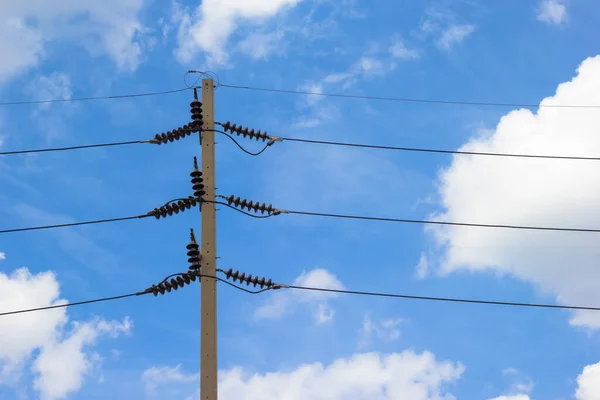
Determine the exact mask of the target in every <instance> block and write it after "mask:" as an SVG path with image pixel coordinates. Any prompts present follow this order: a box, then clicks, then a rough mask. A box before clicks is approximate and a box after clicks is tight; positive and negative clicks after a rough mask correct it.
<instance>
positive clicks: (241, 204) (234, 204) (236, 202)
mask: <svg viewBox="0 0 600 400" xmlns="http://www.w3.org/2000/svg"><path fill="white" fill-rule="evenodd" d="M217 197H220V198H222V199H225V200H226V201H227V203H224V205H227V206H229V207H230V208H234V209H236V210H238V211H240V212H243V213H244V214H246V215H248V214H249V212H254V213H258V212H259V211H260V212H261V214H264V213H265V212H266V215H250V216H252V217H255V218H269V217H272V216H275V215H280V214H296V215H305V216H314V217H327V218H342V219H356V220H366V221H378V222H396V223H410V224H427V225H449V226H463V227H476V228H500V229H520V230H534V231H557V232H583V233H600V229H592V228H568V227H564V228H563V227H549V226H535V225H508V224H483V223H471V222H451V221H437V220H426V219H407V218H388V217H372V216H366V215H349V214H334V213H319V212H312V211H298V210H285V209H279V208H275V207H273V206H272V205H270V204H269V205H268V206H267V205H266V203H262V204H261V203H260V202H254V201H248V200H246V199H241V198H240V197H239V196H235V195H230V196H223V195H218V196H217ZM219 204H221V203H219ZM244 209H247V210H248V212H246V211H244Z"/></svg>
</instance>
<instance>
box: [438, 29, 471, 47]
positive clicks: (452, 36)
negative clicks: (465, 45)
mask: <svg viewBox="0 0 600 400" xmlns="http://www.w3.org/2000/svg"><path fill="white" fill-rule="evenodd" d="M474 31H475V26H474V25H451V26H449V27H448V28H446V29H444V31H443V32H442V34H441V36H440V37H439V39H438V40H437V45H438V46H439V47H441V48H442V49H444V50H450V49H451V48H452V47H453V46H454V45H456V44H458V43H461V42H462V41H463V40H465V39H466V38H467V37H468V36H469V35H470V34H471V33H473V32H474Z"/></svg>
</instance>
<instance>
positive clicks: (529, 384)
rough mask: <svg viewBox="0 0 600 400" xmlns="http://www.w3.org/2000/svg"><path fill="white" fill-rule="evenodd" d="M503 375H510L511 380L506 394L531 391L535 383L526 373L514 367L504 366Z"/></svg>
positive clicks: (515, 394)
mask: <svg viewBox="0 0 600 400" xmlns="http://www.w3.org/2000/svg"><path fill="white" fill-rule="evenodd" d="M502 374H503V375H504V376H511V377H512V378H513V381H512V383H511V385H510V388H509V390H508V391H507V393H508V394H510V395H513V396H517V393H521V396H522V395H523V394H527V393H531V391H532V390H533V387H534V386H535V384H534V383H533V381H532V380H531V378H529V377H528V376H527V375H525V374H523V373H522V372H521V371H519V370H518V369H515V368H506V369H505V370H504V371H502Z"/></svg>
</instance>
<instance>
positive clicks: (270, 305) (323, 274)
mask: <svg viewBox="0 0 600 400" xmlns="http://www.w3.org/2000/svg"><path fill="white" fill-rule="evenodd" d="M293 284H294V285H295V286H307V287H317V288H325V289H336V290H341V289H344V285H343V284H342V283H341V282H340V281H339V280H338V279H337V278H336V276H335V275H333V274H331V273H330V272H329V271H327V270H325V269H322V268H316V269H313V270H311V271H308V272H306V271H304V272H303V273H302V274H301V275H300V276H299V277H298V278H296V280H294V283H293ZM334 297H337V295H336V294H335V293H327V292H315V291H308V290H291V289H280V290H279V291H278V292H276V293H273V294H272V295H271V297H270V298H269V300H267V301H266V302H265V303H264V304H263V305H262V306H260V307H259V308H258V309H257V310H256V312H255V313H254V316H255V318H258V319H279V318H282V317H283V316H284V315H286V314H288V313H291V312H293V311H294V309H295V308H296V307H297V306H298V305H299V304H302V303H305V304H308V305H309V306H311V308H312V310H313V317H314V319H315V321H316V322H317V323H320V324H323V323H327V322H330V321H331V320H332V319H333V316H334V315H335V311H334V310H333V309H332V308H331V307H330V306H329V304H328V300H329V299H331V298H334Z"/></svg>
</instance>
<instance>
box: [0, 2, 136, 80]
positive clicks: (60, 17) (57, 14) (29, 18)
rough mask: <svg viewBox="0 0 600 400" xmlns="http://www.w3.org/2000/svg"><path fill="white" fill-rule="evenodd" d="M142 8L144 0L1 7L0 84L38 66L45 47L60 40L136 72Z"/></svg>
mask: <svg viewBox="0 0 600 400" xmlns="http://www.w3.org/2000/svg"><path fill="white" fill-rule="evenodd" d="M142 6H143V0H108V1H104V2H93V1H79V0H63V1H59V2H48V1H42V0H28V1H3V2H0V38H1V39H2V40H0V54H2V60H3V61H2V63H1V64H0V83H1V82H2V81H4V80H6V79H9V78H11V77H12V76H14V75H17V74H18V73H20V72H21V71H22V70H24V69H26V68H28V67H35V66H37V65H38V64H39V62H40V60H41V59H42V58H43V57H44V56H45V49H44V47H45V44H46V42H48V41H51V40H56V39H67V40H71V39H73V40H76V41H77V42H79V43H83V45H84V48H85V49H87V50H89V51H91V52H92V54H93V55H96V54H98V53H106V54H108V56H110V57H111V58H112V59H113V61H114V62H115V63H116V65H117V66H118V67H119V68H122V69H126V70H135V69H136V68H137V66H138V65H139V63H140V61H141V60H140V57H141V51H142V44H141V39H140V38H141V35H142V34H143V32H144V27H143V26H142V25H141V23H140V22H139V20H138V19H137V14H138V12H139V10H140V9H141V8H142Z"/></svg>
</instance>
